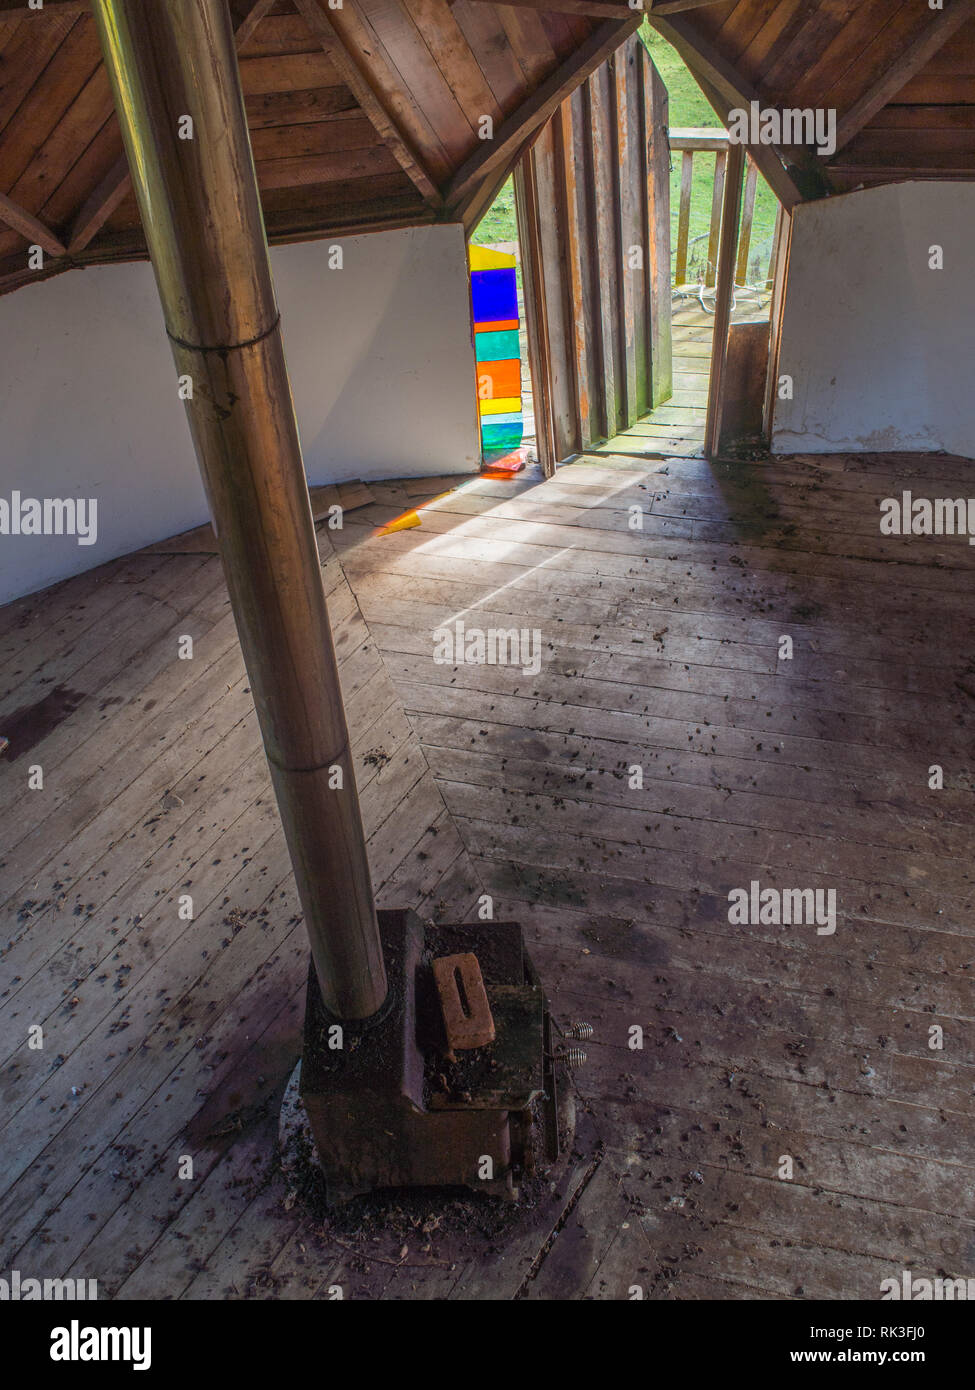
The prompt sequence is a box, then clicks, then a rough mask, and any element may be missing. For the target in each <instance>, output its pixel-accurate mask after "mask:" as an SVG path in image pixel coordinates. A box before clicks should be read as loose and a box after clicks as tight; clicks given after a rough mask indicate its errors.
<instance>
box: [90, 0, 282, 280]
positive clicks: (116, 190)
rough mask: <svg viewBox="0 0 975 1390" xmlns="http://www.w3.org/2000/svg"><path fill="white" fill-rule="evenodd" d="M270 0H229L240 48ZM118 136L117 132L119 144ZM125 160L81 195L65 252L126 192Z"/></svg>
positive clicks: (104, 218)
mask: <svg viewBox="0 0 975 1390" xmlns="http://www.w3.org/2000/svg"><path fill="white" fill-rule="evenodd" d="M273 6H274V0H233V3H232V5H231V11H232V14H233V19H234V38H235V41H236V44H237V47H238V48H242V47H243V45H244V44H245V43H247V41H248V40H249V39H250V38H252V37H253V34H254V30H255V29H256V28H257V26H258V25H259V24H260V22H261V20H262V19H264V18H265V16H266V15H267V14H268V12H269V11H270V10H271V9H272V8H273ZM121 141H122V137H121V135H119V144H121ZM131 188H132V178H131V176H130V174H129V163H128V160H127V159H126V157H125V155H124V154H122V155H120V156H119V158H118V159H117V160H116V162H115V163H114V164H113V165H112V167H111V169H109V171H108V173H107V174H106V175H105V176H104V178H102V179H101V181H100V182H99V183H98V184H97V185H96V187H95V188H94V189H93V190H92V192H91V194H90V195H89V196H88V197H87V198H86V199H85V201H84V203H83V204H82V206H81V209H80V211H79V212H78V215H77V216H76V217H75V220H74V222H73V223H72V226H71V231H70V232H69V234H68V254H69V255H71V256H76V255H78V253H79V252H81V251H83V250H84V249H85V247H86V246H87V245H88V243H89V242H90V241H91V240H92V239H93V238H94V237H96V236H97V235H98V233H99V232H100V231H101V229H102V227H103V226H104V225H105V223H106V222H107V221H108V219H109V218H110V217H111V215H112V213H113V212H114V211H115V209H116V208H117V207H118V205H119V204H120V203H121V202H122V200H123V199H124V198H125V197H126V195H127V194H128V193H129V192H130V190H131Z"/></svg>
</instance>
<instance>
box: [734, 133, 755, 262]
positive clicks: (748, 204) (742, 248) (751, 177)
mask: <svg viewBox="0 0 975 1390" xmlns="http://www.w3.org/2000/svg"><path fill="white" fill-rule="evenodd" d="M757 186H758V165H757V164H756V163H755V161H754V160H753V159H752V158H751V156H749V159H748V175H747V177H746V179H745V202H744V206H743V208H742V213H741V236H740V238H739V240H738V268H737V270H736V272H735V281H736V283H737V284H739V285H747V284H748V252H749V250H750V249H751V243H752V223H753V222H754V219H755V190H756V188H757Z"/></svg>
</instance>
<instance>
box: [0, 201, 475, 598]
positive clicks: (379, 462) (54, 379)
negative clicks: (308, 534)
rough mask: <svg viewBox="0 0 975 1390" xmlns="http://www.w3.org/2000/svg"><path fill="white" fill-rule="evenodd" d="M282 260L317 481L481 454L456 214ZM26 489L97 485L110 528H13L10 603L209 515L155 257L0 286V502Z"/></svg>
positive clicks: (290, 336) (456, 464)
mask: <svg viewBox="0 0 975 1390" xmlns="http://www.w3.org/2000/svg"><path fill="white" fill-rule="evenodd" d="M330 245H341V247H342V252H343V268H342V269H341V270H334V269H329V266H328V260H329V246H330ZM271 264H272V268H273V273H274V283H275V290H276V292H277V297H278V302H279V304H280V308H281V316H282V324H283V328H284V340H285V351H286V354H287V359H288V366H289V369H290V372H291V380H292V386H293V390H294V398H295V407H296V410H297V415H298V424H299V428H300V431H301V438H302V444H303V447H304V454H305V464H306V467H307V471H308V477H309V481H310V482H311V483H313V484H318V483H327V482H344V481H347V480H350V479H355V478H364V479H369V478H393V477H410V476H417V475H424V474H434V473H458V472H463V471H465V470H466V469H475V468H476V467H477V466H478V463H479V460H480V451H479V444H478V436H477V426H476V399H475V384H474V383H475V370H474V351H473V346H472V340H471V339H472V330H471V323H470V295H469V290H468V280H467V262H466V252H465V247H464V237H463V232H462V230H461V229H460V227H457V226H443V227H424V228H413V229H409V230H404V231H395V232H376V233H372V234H370V235H368V236H357V237H345V238H342V239H341V240H340V241H338V242H334V243H329V242H325V241H318V242H305V243H303V244H301V245H295V246H279V247H274V248H273V249H272V251H271ZM14 489H18V490H19V491H20V492H21V494H22V495H23V496H25V497H27V496H29V497H38V498H44V497H85V498H88V497H94V498H96V499H97V501H98V540H97V543H96V544H95V545H91V546H79V545H78V544H77V542H76V540H75V538H73V537H71V536H50V537H48V536H44V537H33V536H3V535H0V603H3V602H7V601H9V600H10V599H11V598H14V597H17V596H18V595H20V594H25V593H30V592H32V591H34V590H35V589H40V588H43V587H44V586H45V585H47V584H50V583H52V582H53V581H55V580H57V579H63V578H65V577H66V576H68V575H71V574H76V573H78V572H80V571H81V570H85V569H89V568H91V567H92V566H94V565H98V564H101V563H103V562H104V561H106V560H110V559H113V558H114V557H115V556H118V555H125V554H127V553H128V552H129V551H131V550H137V549H139V548H140V547H141V546H143V545H148V544H150V543H151V542H152V541H156V540H161V539H163V538H164V537H166V536H171V535H174V534H175V533H176V532H178V531H182V530H185V529H187V528H188V527H191V526H197V525H199V524H200V523H201V522H203V521H205V520H207V518H208V511H207V506H206V501H205V498H204V493H203V486H202V484H201V482H200V476H199V472H198V469H197V465H196V459H195V455H194V453H193V448H192V444H191V441H190V435H189V428H188V426H187V423H186V415H185V411H184V407H183V404H182V403H181V402H180V401H179V400H178V399H177V395H176V373H175V368H174V365H173V360H172V357H171V355H170V352H169V347H168V344H167V340H166V335H165V330H164V328H163V320H162V311H161V309H160V306H159V300H158V297H157V294H156V287H155V281H154V279H153V275H152V270H151V268H150V266H149V265H148V264H145V263H138V264H131V265H120V266H104V267H98V268H92V269H89V270H83V271H82V270H74V271H69V272H67V273H66V274H64V275H61V276H58V277H56V278H54V279H52V280H48V281H44V282H42V283H40V284H37V285H32V286H29V287H26V288H23V289H20V290H17V291H15V292H14V293H13V294H9V295H5V296H3V297H0V497H3V498H5V499H6V500H8V501H9V500H10V495H11V492H12V491H13V490H14Z"/></svg>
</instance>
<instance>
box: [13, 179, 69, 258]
mask: <svg viewBox="0 0 975 1390" xmlns="http://www.w3.org/2000/svg"><path fill="white" fill-rule="evenodd" d="M0 222H5V223H6V224H7V226H8V227H13V229H14V231H15V232H19V233H20V235H21V236H25V237H26V238H27V240H28V241H29V242H31V243H32V244H36V245H38V246H41V247H43V249H44V250H45V251H46V252H47V253H48V255H50V256H65V255H67V249H68V248H67V247H66V246H65V245H64V244H63V243H62V242H60V241H59V240H58V238H57V237H56V236H55V235H54V233H53V232H52V231H51V229H50V227H46V226H45V225H44V223H43V222H40V221H38V219H37V218H36V217H35V216H34V214H33V213H31V212H28V211H27V209H26V208H22V207H21V206H20V204H19V203H15V202H14V201H13V199H12V198H8V197H7V195H6V194H5V193H0Z"/></svg>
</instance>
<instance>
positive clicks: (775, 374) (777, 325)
mask: <svg viewBox="0 0 975 1390" xmlns="http://www.w3.org/2000/svg"><path fill="white" fill-rule="evenodd" d="M791 238H792V214H791V213H789V212H787V211H786V209H785V208H783V207H780V208H779V213H778V217H777V218H776V220H775V241H774V243H773V250H772V260H773V265H772V271H771V274H772V302H771V304H770V305H769V324H770V329H771V331H770V335H769V361H768V376H767V378H766V381H765V410H764V413H763V416H762V431H763V433H764V434H765V436H766V438H768V439H769V440H771V437H772V426H773V424H774V422H775V402H776V400H777V399H778V397H777V392H778V384H779V347H780V345H781V342H782V310H783V308H784V307H785V287H786V283H787V280H788V276H789V248H790V246H791V244H792V242H791Z"/></svg>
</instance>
